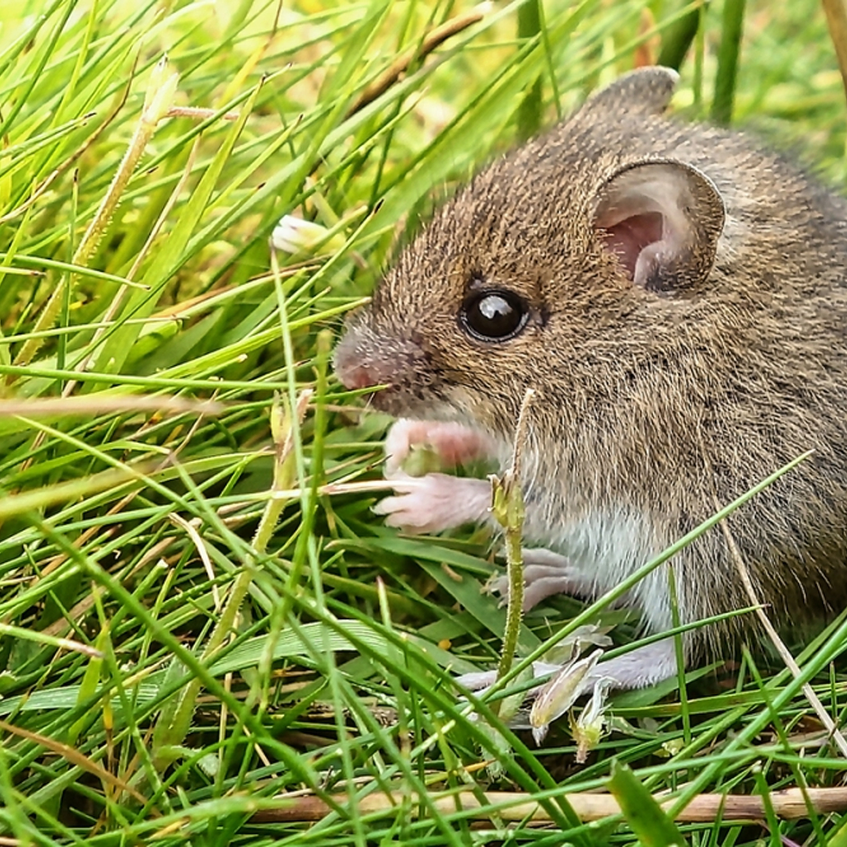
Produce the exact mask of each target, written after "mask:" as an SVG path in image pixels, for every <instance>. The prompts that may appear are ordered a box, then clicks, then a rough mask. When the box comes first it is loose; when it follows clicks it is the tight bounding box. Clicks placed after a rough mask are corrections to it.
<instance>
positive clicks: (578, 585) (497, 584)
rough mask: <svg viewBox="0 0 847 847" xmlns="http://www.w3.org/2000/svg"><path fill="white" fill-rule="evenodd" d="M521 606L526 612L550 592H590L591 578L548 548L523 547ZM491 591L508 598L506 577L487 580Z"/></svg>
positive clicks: (505, 599) (504, 600) (575, 593)
mask: <svg viewBox="0 0 847 847" xmlns="http://www.w3.org/2000/svg"><path fill="white" fill-rule="evenodd" d="M523 556H524V572H523V577H524V598H523V610H524V611H525V612H528V611H529V610H530V609H532V608H534V607H535V606H537V605H538V604H539V603H540V602H541V601H542V600H545V599H546V598H547V597H552V596H553V595H554V594H571V595H577V596H585V595H587V594H590V593H591V589H592V588H593V584H592V581H591V580H590V579H589V578H586V576H585V575H584V574H581V573H580V572H579V571H578V570H576V569H575V568H574V567H573V566H572V565H571V564H570V562H569V561H568V559H567V558H566V557H565V556H560V555H559V554H558V553H553V552H552V551H551V550H544V549H537V550H526V549H525V550H524V551H523ZM490 588H491V590H492V591H493V592H495V593H497V594H499V595H500V596H501V597H502V598H503V603H505V602H506V601H507V600H508V599H509V581H508V579H507V577H505V576H501V577H498V578H497V579H495V580H493V581H492V582H491V583H490Z"/></svg>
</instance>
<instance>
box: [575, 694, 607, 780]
mask: <svg viewBox="0 0 847 847" xmlns="http://www.w3.org/2000/svg"><path fill="white" fill-rule="evenodd" d="M611 687H612V680H611V679H609V678H608V677H604V678H602V679H599V680H597V682H596V683H595V685H594V691H593V693H592V694H591V700H590V702H589V703H588V705H587V706H586V707H585V708H584V709H583V710H582V712H581V714H580V716H579V717H578V718H577V719H576V720H575V721H572V723H571V730H572V731H573V737H574V740H575V741H576V761H577V763H578V764H580V765H582V764H585V760H586V758H588V753H589V751H591V750H593V749H594V748H595V747H596V746H597V744H598V743H599V742H600V739H601V738H602V737H603V733H604V732H605V731H606V695H607V694H608V692H609V689H610V688H611Z"/></svg>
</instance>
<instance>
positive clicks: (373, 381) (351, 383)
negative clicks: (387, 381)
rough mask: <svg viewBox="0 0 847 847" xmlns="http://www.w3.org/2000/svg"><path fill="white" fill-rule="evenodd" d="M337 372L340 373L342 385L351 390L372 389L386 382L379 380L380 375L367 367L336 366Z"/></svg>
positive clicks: (360, 365) (361, 365)
mask: <svg viewBox="0 0 847 847" xmlns="http://www.w3.org/2000/svg"><path fill="white" fill-rule="evenodd" d="M336 370H337V372H338V378H339V379H340V380H341V384H342V385H343V386H344V387H345V388H349V389H351V390H357V389H361V388H372V387H373V386H374V385H379V384H380V383H382V382H384V380H381V379H380V378H379V375H378V374H377V373H376V372H375V371H374V369H373V368H369V367H368V366H367V365H363V364H358V365H349V364H348V365H347V366H346V367H344V366H339V365H336Z"/></svg>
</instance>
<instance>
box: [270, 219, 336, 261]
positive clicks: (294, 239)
mask: <svg viewBox="0 0 847 847" xmlns="http://www.w3.org/2000/svg"><path fill="white" fill-rule="evenodd" d="M328 235H329V230H328V229H327V228H326V227H325V226H321V225H320V224H316V223H314V222H313V221H304V220H303V218H296V217H294V215H283V217H282V218H280V221H279V223H278V224H277V225H276V226H275V227H274V231H273V232H272V233H271V243H272V244H273V246H274V247H276V249H277V250H282V251H283V252H285V253H307V252H310V251H312V250H314V249H315V248H316V247H317V246H318V245H319V244H322V243H323V242H325V241H326V238H327V236H328Z"/></svg>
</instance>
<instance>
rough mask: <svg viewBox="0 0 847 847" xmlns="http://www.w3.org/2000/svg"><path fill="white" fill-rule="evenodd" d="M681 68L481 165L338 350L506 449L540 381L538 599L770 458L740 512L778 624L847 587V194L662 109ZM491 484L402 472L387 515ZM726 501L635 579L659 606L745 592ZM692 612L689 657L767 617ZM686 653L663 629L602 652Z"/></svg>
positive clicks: (632, 659)
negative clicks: (721, 514)
mask: <svg viewBox="0 0 847 847" xmlns="http://www.w3.org/2000/svg"><path fill="white" fill-rule="evenodd" d="M676 81H677V75H676V74H675V73H674V72H673V71H670V70H667V69H664V68H646V69H642V70H638V71H635V72H633V73H630V74H628V75H626V76H624V77H622V78H620V79H618V80H617V81H616V82H614V83H613V84H611V85H610V86H608V87H607V88H605V89H603V90H601V91H600V92H599V93H597V94H596V95H595V96H593V97H592V98H591V99H589V100H588V101H587V102H586V103H585V104H584V105H583V106H582V108H581V109H579V110H578V111H577V112H576V113H575V114H574V115H573V116H572V117H571V118H570V119H568V120H567V121H566V122H564V123H563V124H561V125H559V126H557V127H556V128H554V129H553V130H552V131H550V132H549V133H548V134H546V135H543V136H541V137H539V138H537V139H535V140H533V141H531V142H529V143H528V144H526V145H525V146H523V147H521V148H519V149H517V150H515V151H514V152H512V153H511V154H510V155H508V156H506V157H504V158H502V159H499V160H498V161H496V162H494V163H493V164H492V165H490V166H489V167H488V168H487V169H486V170H483V171H482V172H481V173H480V174H479V175H478V176H477V177H476V178H475V179H473V181H472V182H471V183H470V184H469V185H468V186H467V187H465V188H464V189H463V190H461V191H460V192H459V193H458V194H457V195H456V196H455V197H454V198H453V199H452V200H450V201H449V202H447V203H446V204H445V205H444V206H442V207H441V208H440V209H439V210H438V211H437V213H436V214H435V216H434V218H433V220H432V221H431V223H429V225H428V226H427V227H426V228H425V229H424V230H423V232H422V233H421V234H420V236H419V237H418V238H417V239H416V240H415V241H414V242H413V243H412V244H411V245H410V246H409V247H408V248H407V249H406V250H405V251H404V252H403V253H402V255H400V257H399V259H398V261H397V262H396V264H395V266H394V267H393V268H392V269H391V270H390V272H389V273H388V274H387V276H386V277H385V278H384V280H383V281H382V282H381V284H380V285H379V286H378V287H377V289H376V291H375V293H374V296H373V301H372V303H371V304H370V306H369V307H368V308H366V309H365V310H363V311H361V312H359V313H357V314H355V315H354V316H352V317H351V318H350V320H349V321H348V326H347V331H346V334H345V336H344V338H343V340H342V341H341V343H340V344H339V346H338V349H337V352H336V370H337V373H338V375H339V378H340V379H341V381H342V383H344V385H345V386H347V387H349V388H363V387H367V386H377V385H382V384H387V385H388V387H387V388H384V389H383V390H380V391H377V392H376V393H375V394H374V396H373V398H372V402H373V404H374V405H375V406H376V407H378V408H380V409H382V410H385V411H387V412H389V413H392V414H394V415H396V416H398V417H400V418H403V419H404V420H401V421H400V422H399V423H398V424H397V425H396V426H395V429H394V430H393V431H392V432H391V434H390V435H389V440H388V452H389V454H393V459H390V462H391V465H392V466H391V470H394V469H395V468H396V466H397V464H398V462H399V460H400V459H401V458H402V457H403V455H404V454H405V453H406V452H408V449H409V447H410V446H411V445H413V444H415V443H418V442H431V443H433V444H434V446H435V448H436V449H438V450H440V451H441V452H442V453H444V454H445V455H449V456H450V457H451V458H462V456H463V455H465V454H467V455H472V454H475V453H487V454H489V455H490V456H492V457H494V458H495V459H496V460H498V461H499V462H500V463H501V464H505V463H508V461H509V458H510V456H511V451H512V441H513V436H514V431H515V424H516V421H517V417H518V412H519V409H520V405H521V402H522V399H523V397H524V394H525V392H526V389H527V388H533V389H535V392H536V399H535V401H534V402H533V404H532V406H531V407H530V412H529V414H530V417H529V426H528V435H527V439H526V443H525V445H524V454H523V459H522V468H521V470H522V475H521V483H522V490H523V493H524V498H525V501H526V516H527V517H526V525H525V530H524V532H525V541H526V542H527V543H530V544H533V545H538V546H540V547H543V548H546V549H544V550H539V551H536V552H533V551H532V550H530V551H528V553H527V563H528V566H527V568H526V581H527V584H528V587H527V605H528V606H529V605H532V604H533V603H535V602H538V601H539V600H540V599H542V598H543V597H545V596H548V595H549V594H551V593H553V592H556V591H564V592H570V593H575V594H578V595H581V596H585V597H589V598H590V597H593V596H596V595H598V594H600V593H602V592H604V591H606V590H608V589H610V588H612V587H614V586H615V585H617V584H618V583H619V582H620V581H621V580H622V579H623V578H625V577H626V576H628V575H629V574H631V573H633V572H634V571H635V570H636V569H638V568H640V567H642V566H643V565H644V564H645V563H647V562H648V561H650V560H651V559H652V558H653V557H655V556H656V555H657V554H658V553H660V552H661V551H662V550H664V549H665V548H667V547H668V546H669V545H670V544H671V543H673V542H674V541H676V540H678V539H679V538H680V537H681V536H683V535H684V534H685V533H687V532H689V531H690V530H692V529H693V528H695V527H696V526H698V525H699V524H700V523H701V522H702V521H703V520H705V519H706V518H708V517H709V516H711V515H712V514H714V512H715V511H716V510H717V504H720V505H726V504H727V503H729V502H731V501H732V500H734V499H735V498H737V497H738V496H740V495H741V494H743V493H744V492H745V491H747V490H749V489H750V488H752V487H753V486H754V485H755V484H757V483H759V482H760V481H761V480H762V479H764V478H765V477H767V476H768V475H769V474H771V473H773V472H774V471H775V470H777V469H778V468H779V467H781V466H782V465H784V464H785V463H787V462H789V461H790V460H792V459H794V458H795V457H797V456H798V455H799V454H801V453H804V452H805V451H808V450H810V449H813V450H814V451H815V452H814V454H813V455H812V457H811V458H809V459H808V460H806V461H805V462H803V463H802V464H801V465H799V466H798V467H797V468H796V469H795V470H793V471H792V472H790V473H789V474H787V475H786V476H784V477H782V478H781V479H779V480H778V481H777V482H776V483H774V484H773V485H772V486H771V487H770V488H768V489H767V490H765V491H764V492H763V493H761V494H759V495H758V496H756V497H755V498H753V499H752V500H751V501H749V502H748V503H747V504H746V505H745V506H743V507H741V508H740V509H738V510H737V511H736V512H735V513H734V514H733V515H732V516H731V517H730V518H729V519H728V521H727V526H728V529H729V534H730V535H731V537H732V540H733V541H734V544H735V545H736V547H737V550H738V551H739V552H740V556H741V558H742V559H743V562H744V563H745V564H746V567H747V569H748V571H749V574H750V577H751V579H752V583H753V586H754V589H755V592H756V594H757V596H758V598H759V599H760V600H761V601H762V602H764V603H766V604H767V605H768V607H769V611H768V614H769V615H771V616H772V618H773V619H774V621H775V622H777V623H778V624H782V625H785V624H794V623H801V622H804V621H806V620H809V619H812V618H820V617H822V616H825V615H826V614H827V613H833V612H837V611H840V610H842V609H844V608H845V607H847V339H845V329H847V285H845V274H846V273H847V272H845V267H847V223H845V222H847V204H845V201H844V200H842V199H841V198H840V197H837V196H835V195H834V194H832V193H830V192H828V191H826V190H824V189H822V188H821V187H819V186H818V185H817V184H816V183H815V182H814V181H813V180H811V179H810V178H808V177H807V176H805V175H804V174H803V173H802V172H801V171H800V170H799V169H797V168H796V167H795V166H793V165H792V164H790V163H789V162H787V161H786V160H784V159H783V158H782V157H780V156H778V155H775V154H773V153H770V152H766V151H764V150H762V149H760V147H759V146H757V145H756V144H755V143H753V142H752V141H750V140H749V139H748V138H747V137H746V136H744V135H743V134H741V133H737V132H728V131H724V130H720V129H714V128H710V127H705V126H700V125H683V124H678V123H675V122H673V121H671V120H668V119H667V118H666V117H664V116H663V112H664V110H665V108H666V106H667V105H668V102H669V100H670V99H671V95H672V92H673V89H674V86H675V84H676ZM488 506H489V484H488V482H487V481H485V480H476V479H459V478H456V477H452V476H449V475H445V474H429V475H427V476H425V477H423V478H421V479H419V480H412V479H410V478H407V477H401V478H398V479H397V482H396V492H395V496H394V497H390V498H388V499H387V500H385V501H383V503H382V504H381V511H382V512H383V513H385V514H387V515H388V520H389V523H392V524H394V525H397V526H402V527H404V528H406V529H412V530H417V531H437V530H439V529H444V528H447V527H450V526H455V525H457V524H458V523H462V522H464V521H468V520H470V521H477V520H485V519H486V517H487V514H488ZM733 557H734V553H733V552H732V550H731V549H730V543H729V541H728V539H727V533H726V532H724V531H722V530H721V528H720V527H716V528H714V529H712V530H710V531H708V532H706V533H705V534H704V535H702V536H701V537H700V538H699V539H697V540H696V541H695V542H693V543H692V544H690V545H689V546H688V547H687V548H685V549H683V550H682V551H681V552H680V553H679V554H678V555H676V556H675V557H674V558H673V559H672V560H671V561H670V562H669V564H667V565H665V566H663V567H661V568H659V569H657V570H655V571H653V573H652V574H651V575H650V576H648V577H647V578H646V579H644V580H643V581H641V582H640V583H639V585H638V587H637V588H636V589H634V590H633V591H632V592H631V594H630V595H629V597H628V602H630V603H631V604H632V605H634V606H636V607H638V608H639V609H640V610H641V613H642V615H643V620H644V623H645V625H646V628H647V629H648V631H650V632H662V631H665V630H667V629H669V628H671V626H672V611H671V601H670V595H669V588H668V574H667V568H668V567H672V568H673V571H674V576H675V584H676V591H677V596H678V609H679V614H680V619H681V621H682V622H683V623H687V622H693V621H697V620H700V619H703V618H707V617H709V616H712V615H717V614H719V613H722V612H728V611H731V610H733V609H737V608H740V607H744V606H748V605H749V604H750V601H749V599H748V595H747V594H746V593H745V591H744V588H743V585H742V582H741V578H740V576H739V572H738V567H737V564H736V560H735V559H734V558H733ZM753 621H754V619H753V617H752V616H750V615H742V616H738V617H735V618H733V619H731V620H730V621H728V622H724V623H722V624H714V625H710V626H705V627H701V628H699V629H697V630H696V631H694V632H692V633H690V634H687V635H686V637H685V641H684V644H685V651H686V659H687V660H688V661H693V660H696V659H698V658H700V657H701V656H702V655H703V654H704V652H705V651H706V649H707V648H708V647H709V646H710V643H711V642H712V641H713V640H718V639H721V638H723V637H726V636H733V635H738V634H740V633H743V632H744V631H745V629H746V628H748V627H752V626H754V625H755V624H754V622H753ZM598 668H599V669H602V674H603V675H604V676H609V677H611V678H613V679H614V681H615V683H616V684H617V685H618V686H620V687H639V686H642V685H647V684H650V683H653V682H656V681H658V680H661V679H663V678H666V677H669V676H672V675H674V674H675V673H676V661H675V658H674V645H673V641H672V639H666V640H663V641H659V642H657V643H654V644H652V645H650V646H647V647H643V648H640V649H636V650H634V651H632V652H630V653H628V654H627V655H625V656H622V657H620V658H618V659H613V660H611V661H609V662H606V663H601V665H600V666H598Z"/></svg>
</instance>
